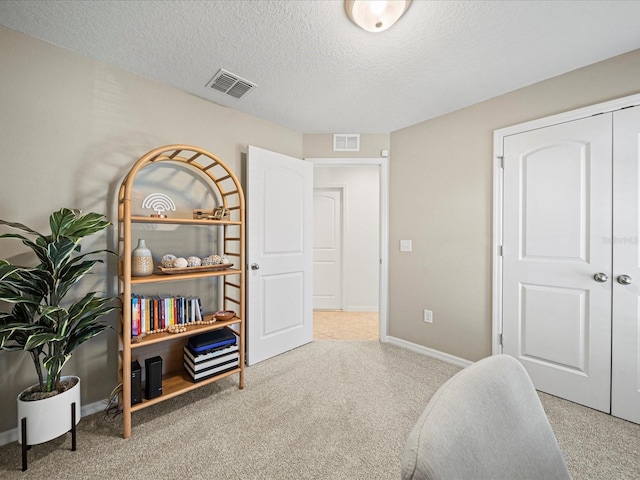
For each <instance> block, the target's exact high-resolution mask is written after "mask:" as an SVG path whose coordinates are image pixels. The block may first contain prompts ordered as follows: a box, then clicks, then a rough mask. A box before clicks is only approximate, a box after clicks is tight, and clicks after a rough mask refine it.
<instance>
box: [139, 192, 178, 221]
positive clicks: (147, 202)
mask: <svg viewBox="0 0 640 480" xmlns="http://www.w3.org/2000/svg"><path fill="white" fill-rule="evenodd" d="M142 208H149V209H152V210H155V212H156V213H155V214H151V216H152V217H153V218H167V216H166V215H165V214H164V212H166V211H167V210H171V211H172V212H175V211H176V204H175V203H173V200H171V198H170V197H169V196H168V195H165V194H164V193H151V194H149V195H147V196H146V197H145V199H144V200H143V201H142Z"/></svg>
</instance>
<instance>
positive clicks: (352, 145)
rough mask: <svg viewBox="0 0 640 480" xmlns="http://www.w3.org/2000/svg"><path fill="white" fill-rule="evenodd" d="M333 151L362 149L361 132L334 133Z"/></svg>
mask: <svg viewBox="0 0 640 480" xmlns="http://www.w3.org/2000/svg"><path fill="white" fill-rule="evenodd" d="M333 151H334V152H359V151H360V134H359V133H334V134H333Z"/></svg>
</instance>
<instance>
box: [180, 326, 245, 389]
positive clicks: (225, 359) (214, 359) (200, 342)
mask: <svg viewBox="0 0 640 480" xmlns="http://www.w3.org/2000/svg"><path fill="white" fill-rule="evenodd" d="M238 361H239V355H238V345H237V343H236V335H235V334H234V333H233V331H232V330H231V329H229V328H226V327H225V328H221V329H219V330H214V331H212V332H207V333H202V334H200V335H195V336H193V337H191V338H189V341H188V342H187V345H186V346H185V347H184V368H185V369H186V370H187V372H188V373H189V376H190V377H191V378H192V380H193V381H194V382H197V381H199V380H204V379H205V378H209V377H211V376H213V375H219V374H221V373H223V372H226V371H227V370H232V369H234V368H237V367H238Z"/></svg>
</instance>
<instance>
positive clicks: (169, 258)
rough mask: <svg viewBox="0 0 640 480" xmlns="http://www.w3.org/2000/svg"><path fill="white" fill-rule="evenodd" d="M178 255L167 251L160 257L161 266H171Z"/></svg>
mask: <svg viewBox="0 0 640 480" xmlns="http://www.w3.org/2000/svg"><path fill="white" fill-rule="evenodd" d="M177 258H178V257H176V256H175V255H174V254H173V253H167V254H166V255H163V257H162V266H163V267H165V268H171V267H173V263H174V262H175V261H176V259H177Z"/></svg>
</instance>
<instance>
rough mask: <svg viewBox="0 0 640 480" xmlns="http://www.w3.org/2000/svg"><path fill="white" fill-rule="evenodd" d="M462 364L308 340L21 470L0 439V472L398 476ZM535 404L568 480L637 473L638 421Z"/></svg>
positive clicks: (81, 435)
mask: <svg viewBox="0 0 640 480" xmlns="http://www.w3.org/2000/svg"><path fill="white" fill-rule="evenodd" d="M458 370H459V368H458V367H456V366H454V365H451V364H448V363H445V362H442V361H439V360H436V359H433V358H431V357H427V356H423V355H420V354H417V353H414V352H411V351H408V350H405V349H401V348H399V347H395V346H392V345H388V344H380V343H377V342H348V341H342V342H337V341H316V342H313V343H311V344H309V345H306V346H303V347H300V348H298V349H295V350H293V351H290V352H287V353H285V354H283V355H279V356H277V357H275V358H272V359H270V360H267V361H265V362H262V363H259V364H257V365H254V366H252V367H249V368H247V371H246V387H245V389H244V390H239V389H238V388H237V376H234V377H231V378H228V379H225V380H222V381H220V382H217V383H215V384H212V385H208V386H205V387H203V388H200V389H197V390H195V391H193V392H189V393H187V394H184V395H182V396H180V397H177V398H175V399H171V400H168V401H166V402H163V403H161V404H158V405H155V406H153V407H150V408H147V409H145V410H142V411H140V412H137V413H135V414H134V417H133V436H132V438H130V439H128V440H123V439H122V438H121V436H120V432H121V421H122V419H121V417H119V416H118V417H117V418H115V419H114V418H111V417H107V416H105V415H104V414H102V413H97V414H94V415H91V416H89V417H86V418H83V419H82V421H81V422H80V424H79V429H78V450H77V451H76V452H71V451H70V443H71V442H70V438H69V437H70V436H69V434H67V435H66V436H64V437H61V438H59V439H56V440H53V441H51V442H48V443H46V444H42V445H36V446H34V447H33V448H32V449H31V450H30V451H29V469H28V470H27V472H24V473H23V472H21V471H20V467H21V463H20V447H19V445H18V444H17V443H16V442H14V443H12V444H9V445H5V446H3V447H0V477H2V478H3V479H31V478H38V479H43V478H45V479H47V478H55V479H85V478H86V479H89V478H91V479H107V478H127V479H147V478H162V479H165V478H166V479H178V478H180V479H190V480H196V479H220V480H225V479H243V480H244V479H274V480H275V479H283V480H286V479H329V480H330V479H363V480H364V479H366V480H375V479H397V478H399V475H400V455H401V452H402V447H403V445H404V442H405V439H406V437H407V435H408V433H409V431H410V430H411V428H412V426H413V424H414V423H415V421H416V420H417V418H418V416H419V415H420V413H421V412H422V410H423V409H424V407H425V405H426V403H427V402H428V399H429V398H430V397H431V395H433V393H434V392H435V391H436V390H437V388H438V387H439V386H440V385H442V384H443V383H444V382H445V381H446V380H447V379H448V378H450V377H451V376H452V375H453V374H455V373H456V372H457V371H458ZM543 403H544V405H545V408H547V409H549V410H550V419H551V420H552V426H553V427H554V430H556V429H557V430H559V432H557V435H558V439H559V441H560V446H561V448H562V449H563V451H564V452H565V455H566V456H567V459H568V463H569V467H570V470H571V473H572V475H573V476H574V479H575V480H580V479H591V478H602V479H605V478H606V479H616V478H619V479H626V478H638V473H639V472H640V469H639V460H638V454H637V453H638V452H637V450H638V444H639V442H638V440H639V438H640V426H638V425H635V424H631V423H629V422H624V421H619V420H617V419H612V417H609V416H608V415H604V414H599V413H598V412H594V411H592V410H589V409H586V408H584V407H580V406H577V405H575V404H572V403H570V402H566V401H564V400H560V399H556V398H554V397H549V396H547V395H544V396H543ZM607 442H609V443H610V445H606V443H607ZM598 445H600V446H601V447H602V448H601V449H600V450H599V451H598V449H597V447H598ZM594 452H595V453H594ZM634 452H635V455H634ZM632 455H634V456H633V457H632Z"/></svg>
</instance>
